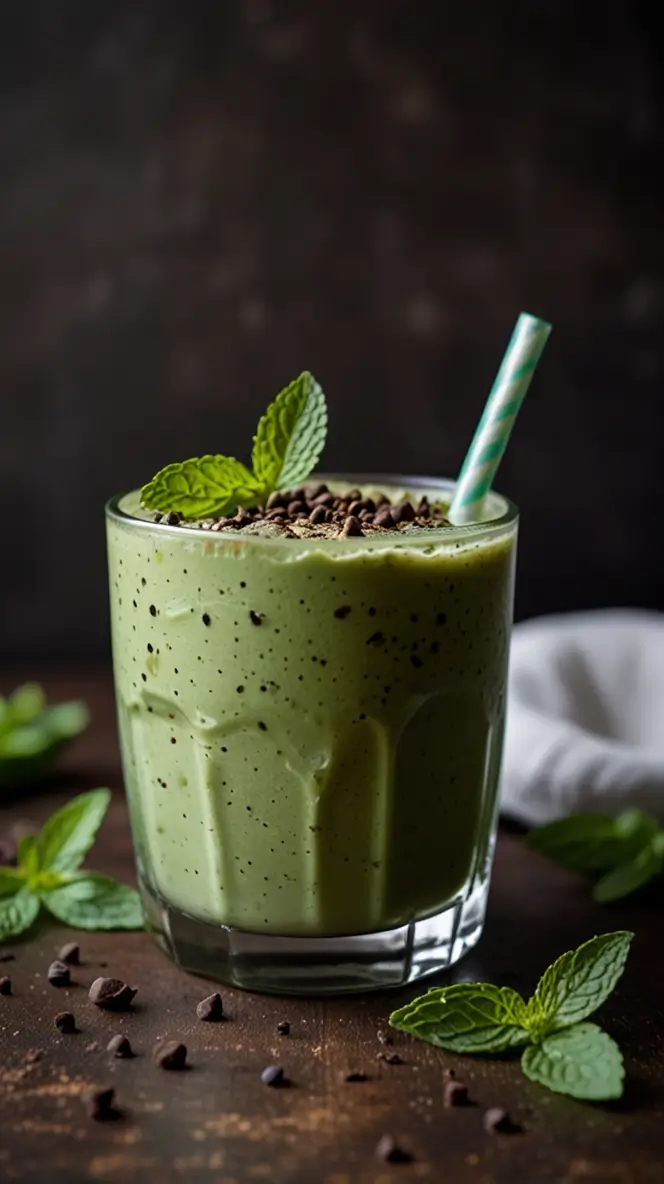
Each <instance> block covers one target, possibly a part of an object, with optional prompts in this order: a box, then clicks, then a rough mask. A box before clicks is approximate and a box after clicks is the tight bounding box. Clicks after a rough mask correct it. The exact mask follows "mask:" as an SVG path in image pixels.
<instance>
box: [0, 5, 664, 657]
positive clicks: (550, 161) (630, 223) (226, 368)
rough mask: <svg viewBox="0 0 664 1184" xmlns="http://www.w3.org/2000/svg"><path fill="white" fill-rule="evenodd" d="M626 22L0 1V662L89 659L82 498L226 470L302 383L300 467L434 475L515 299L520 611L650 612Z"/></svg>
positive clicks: (648, 495) (654, 190)
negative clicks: (519, 328) (323, 455)
mask: <svg viewBox="0 0 664 1184" xmlns="http://www.w3.org/2000/svg"><path fill="white" fill-rule="evenodd" d="M654 8H655V6H654V5H653V11H654ZM646 12H647V10H646V8H645V6H642V5H641V4H635V3H633V2H630V0H614V2H613V3H601V4H599V3H596V2H595V0H586V3H584V4H579V3H578V0H530V2H529V3H525V2H517V0H509V2H508V0H505V2H504V3H501V4H495V3H493V2H492V0H466V2H464V3H458V2H457V3H442V2H441V0H416V2H411V3H403V2H399V0H352V2H351V0H348V2H340V0H316V3H312V2H306V0H291V2H288V0H285V2H283V3H281V2H274V3H271V2H270V0H244V2H241V0H187V2H186V3H185V2H179V3H176V2H175V0H171V2H170V3H169V2H167V0H113V3H110V0H96V2H95V3H90V0H59V2H58V3H57V4H54V3H52V0H21V2H20V3H13V4H11V5H3V30H2V39H1V46H0V87H1V89H2V94H1V105H0V164H1V167H2V182H1V188H0V259H1V266H0V307H1V310H2V313H1V323H2V326H3V330H4V333H3V343H2V348H1V349H0V392H1V396H2V419H1V421H0V422H1V427H0V511H1V513H2V520H3V521H2V536H3V545H2V549H1V554H2V560H1V561H0V562H1V565H2V571H1V579H0V612H1V619H2V628H1V630H0V657H9V656H11V655H21V656H25V657H28V656H30V657H43V658H46V657H53V658H54V657H57V656H58V655H59V656H63V657H66V658H69V659H71V658H77V657H81V658H83V657H89V656H92V655H96V654H101V653H104V652H105V651H106V647H107V627H106V600H105V590H104V579H105V574H104V553H103V536H102V524H101V506H102V503H103V500H104V499H105V497H106V496H107V495H109V494H110V493H112V492H114V491H115V490H116V489H117V488H120V487H128V486H132V485H135V484H138V483H140V482H141V481H142V480H144V479H146V478H147V477H149V476H150V475H151V473H152V471H153V470H154V469H155V468H156V467H158V466H160V465H161V464H163V463H166V462H167V461H170V460H175V459H181V458H183V457H184V456H185V455H187V454H195V453H198V452H201V451H204V450H205V451H207V450H219V451H222V450H223V451H228V452H237V453H238V454H240V455H242V454H244V452H245V451H246V447H247V445H248V443H249V440H250V435H251V431H252V428H253V424H254V421H255V419H256V417H257V416H258V414H259V412H260V411H261V409H262V407H263V406H264V404H265V402H266V400H267V398H268V397H269V396H270V395H272V394H273V393H274V392H276V390H277V389H278V388H279V387H280V385H282V384H283V383H284V382H285V381H286V380H288V379H289V378H290V377H292V376H294V375H295V374H296V373H297V372H298V371H299V370H300V369H302V368H303V367H305V366H307V367H310V368H311V369H312V370H313V371H314V372H315V373H316V374H317V376H318V377H319V378H320V379H321V381H322V382H323V384H324V386H325V387H326V389H327V391H328V394H329V397H330V401H331V404H332V424H331V435H330V442H329V448H328V452H327V463H328V465H329V466H334V467H337V468H342V469H344V468H345V469H350V468H352V467H362V468H368V469H371V468H373V469H383V470H384V469H389V468H397V469H400V470H401V471H409V470H410V471H424V472H431V473H439V472H449V473H453V472H454V471H456V469H457V468H458V465H459V463H460V461H461V459H462V456H463V453H464V450H465V447H466V444H467V441H468V439H469V437H470V434H471V431H472V428H473V425H474V422H475V420H476V418H477V415H478V412H479V410H480V407H481V403H482V401H483V398H484V395H485V392H486V390H487V388H488V386H489V384H490V381H491V378H492V375H493V371H494V369H495V365H496V363H497V361H498V359H499V357H500V354H501V351H502V348H503V346H504V343H505V340H506V338H507V335H508V334H509V331H510V329H511V326H512V324H513V322H514V319H515V317H516V314H517V313H518V311H519V309H520V308H527V309H529V310H530V311H533V312H536V313H540V314H541V315H544V316H548V317H549V318H550V319H552V320H553V321H554V322H555V335H554V337H553V338H552V341H551V344H550V346H549V347H548V349H547V354H546V359H545V364H544V365H543V368H542V372H541V374H540V375H538V378H537V380H536V384H535V386H534V388H533V391H532V393H531V396H530V397H529V401H528V406H527V408H526V409H525V410H524V412H523V416H522V420H521V421H520V423H519V427H518V437H517V439H516V440H515V442H514V445H513V447H512V449H511V450H510V453H509V457H508V459H507V460H506V461H505V463H504V465H503V468H502V470H501V475H500V486H501V487H502V488H503V489H504V490H505V492H507V493H509V494H511V495H512V496H513V497H514V498H515V499H516V500H518V501H519V502H520V503H521V504H522V506H523V508H524V511H525V513H524V531H523V540H522V552H521V582H520V593H519V603H518V611H519V613H520V615H531V614H533V613H536V612H541V611H548V610H552V609H556V608H570V607H584V606H590V605H595V604H612V603H638V604H649V605H653V606H657V607H661V606H662V603H663V602H664V560H663V559H662V555H661V548H660V546H659V540H660V538H661V521H662V515H663V513H664V493H663V492H662V484H661V468H662V463H661V430H660V424H661V422H662V414H661V410H660V407H661V401H662V392H661V388H662V377H663V372H664V364H663V361H664V346H663V344H662V334H661V312H662V258H661V255H662V242H661V221H660V215H659V208H660V206H661V189H658V187H657V185H656V181H655V177H656V168H657V164H658V163H659V162H658V157H659V147H660V144H659V120H658V108H659V106H660V100H661V92H660V91H659V89H658V67H659V66H660V65H661V36H660V34H659V30H658V28H657V26H655V25H649V24H648V19H647V16H646ZM26 526H27V527H28V528H29V529H26Z"/></svg>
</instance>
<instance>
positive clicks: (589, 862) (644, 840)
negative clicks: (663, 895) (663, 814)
mask: <svg viewBox="0 0 664 1184" xmlns="http://www.w3.org/2000/svg"><path fill="white" fill-rule="evenodd" d="M526 844H527V845H528V847H530V848H531V850H533V851H539V852H540V853H541V854H542V855H547V856H548V857H549V858H550V859H554V860H555V861H556V862H557V863H560V864H562V866H563V867H566V868H569V869H570V870H571V871H578V872H585V873H587V874H588V875H590V876H592V877H593V879H594V880H595V883H594V887H593V893H592V894H593V897H594V898H595V900H597V901H599V902H600V903H602V904H604V903H608V902H609V901H612V900H618V899H620V898H621V897H623V896H628V895H629V894H630V893H632V892H635V891H636V890H637V888H642V887H643V885H644V884H647V883H648V881H649V880H652V879H653V878H654V877H655V876H658V875H660V874H661V873H662V871H663V870H664V830H661V829H660V828H659V826H658V824H657V822H656V820H655V819H654V818H653V817H652V816H651V815H650V814H647V813H645V811H643V810H631V809H630V810H623V811H622V813H621V814H618V816H617V817H616V818H612V817H611V816H610V815H608V814H570V815H568V817H567V818H559V819H557V820H556V821H555V822H549V823H546V825H544V826H539V827H537V828H536V829H535V830H532V831H531V832H530V834H529V835H528V836H527V838H526Z"/></svg>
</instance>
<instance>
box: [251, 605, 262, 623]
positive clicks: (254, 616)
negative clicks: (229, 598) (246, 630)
mask: <svg viewBox="0 0 664 1184" xmlns="http://www.w3.org/2000/svg"><path fill="white" fill-rule="evenodd" d="M264 617H265V613H257V612H254V610H253V608H252V609H250V610H249V619H250V621H251V623H252V625H262V624H263V618H264Z"/></svg>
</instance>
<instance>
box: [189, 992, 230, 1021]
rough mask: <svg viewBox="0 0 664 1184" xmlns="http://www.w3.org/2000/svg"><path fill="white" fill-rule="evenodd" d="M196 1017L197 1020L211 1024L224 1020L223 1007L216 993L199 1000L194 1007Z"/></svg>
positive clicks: (219, 996)
mask: <svg viewBox="0 0 664 1184" xmlns="http://www.w3.org/2000/svg"><path fill="white" fill-rule="evenodd" d="M196 1015H197V1016H198V1018H199V1020H207V1021H209V1022H210V1023H213V1024H214V1023H217V1021H218V1020H221V1019H223V1018H224V1005H223V1003H222V1001H221V995H220V994H219V992H218V991H215V992H214V994H212V995H208V996H207V998H206V999H201V1001H200V1003H199V1004H197V1006H196Z"/></svg>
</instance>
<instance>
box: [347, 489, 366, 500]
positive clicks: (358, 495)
mask: <svg viewBox="0 0 664 1184" xmlns="http://www.w3.org/2000/svg"><path fill="white" fill-rule="evenodd" d="M344 497H345V499H346V501H348V502H359V501H361V500H362V490H361V489H350V490H349V491H348V493H345V494H344Z"/></svg>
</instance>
